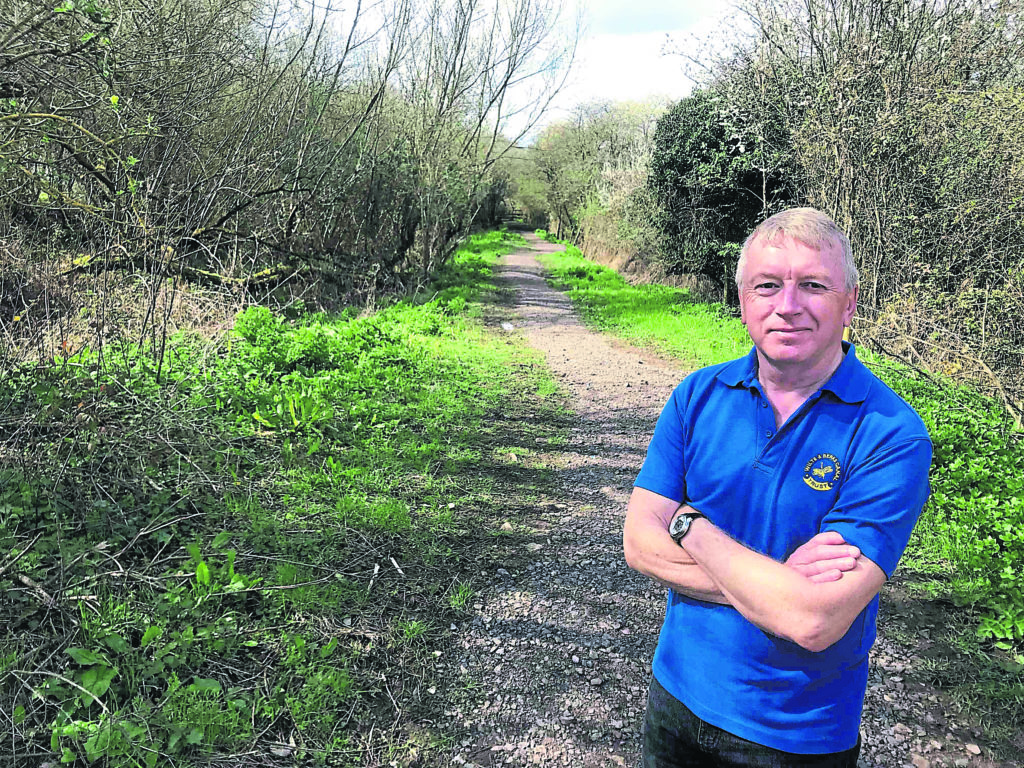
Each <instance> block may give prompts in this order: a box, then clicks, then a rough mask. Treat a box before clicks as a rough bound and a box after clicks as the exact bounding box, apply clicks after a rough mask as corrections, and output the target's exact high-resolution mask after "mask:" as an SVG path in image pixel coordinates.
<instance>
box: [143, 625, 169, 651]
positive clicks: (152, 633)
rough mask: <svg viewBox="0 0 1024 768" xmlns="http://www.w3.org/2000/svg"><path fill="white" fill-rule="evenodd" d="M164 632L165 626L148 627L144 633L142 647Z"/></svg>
mask: <svg viewBox="0 0 1024 768" xmlns="http://www.w3.org/2000/svg"><path fill="white" fill-rule="evenodd" d="M163 633H164V628H163V627H158V626H156V625H151V626H149V627H147V628H146V631H145V632H144V633H143V634H142V647H143V648H145V647H146V646H147V645H149V644H150V643H152V642H153V641H154V640H156V639H157V638H158V637H160V635H162V634H163Z"/></svg>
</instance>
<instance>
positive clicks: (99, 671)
mask: <svg viewBox="0 0 1024 768" xmlns="http://www.w3.org/2000/svg"><path fill="white" fill-rule="evenodd" d="M115 677H117V670H116V669H114V668H113V667H108V666H106V665H105V664H97V665H96V666H95V667H89V668H88V669H86V670H83V671H82V674H81V675H80V679H79V682H80V683H81V685H82V687H83V688H85V690H87V691H88V692H89V693H91V694H92V696H93V698H94V699H98V698H99V697H100V696H102V695H103V694H104V693H106V692H107V689H108V688H110V683H111V682H112V681H113V679H114V678H115Z"/></svg>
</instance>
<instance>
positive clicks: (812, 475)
mask: <svg viewBox="0 0 1024 768" xmlns="http://www.w3.org/2000/svg"><path fill="white" fill-rule="evenodd" d="M839 472H840V468H839V459H837V458H836V457H835V456H833V455H832V454H831V453H819V454H818V455H817V456H815V457H814V458H813V459H811V460H810V461H808V462H807V466H805V467H804V482H805V483H807V484H808V485H809V486H811V488H813V489H814V490H816V491H831V490H832V488H833V487H834V486H835V484H836V482H837V481H838V480H839Z"/></svg>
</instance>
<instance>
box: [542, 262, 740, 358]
mask: <svg viewBox="0 0 1024 768" xmlns="http://www.w3.org/2000/svg"><path fill="white" fill-rule="evenodd" d="M538 258H539V259H540V261H541V262H542V263H543V264H544V265H545V266H547V267H548V268H549V269H550V270H551V277H552V279H553V281H554V283H555V285H557V286H558V287H559V288H562V289H565V290H566V292H567V294H568V295H569V298H571V299H572V302H573V305H574V306H575V307H576V308H577V309H578V310H579V311H580V313H581V314H582V315H583V318H584V319H585V320H586V322H587V323H588V324H589V325H591V326H593V327H595V328H598V329H600V330H602V331H609V332H611V333H614V334H615V335H616V336H619V337H621V338H623V339H627V340H629V341H632V342H635V343H638V344H642V345H644V346H647V347H650V348H652V349H656V350H658V351H659V352H664V353H665V354H668V355H672V356H674V357H677V358H679V359H681V360H684V361H686V362H687V363H690V364H691V365H695V366H704V365H713V364H715V363H720V362H724V361H726V360H732V359H734V358H736V357H739V356H740V355H744V354H746V353H747V351H748V350H749V349H750V337H749V336H747V332H746V330H745V329H744V328H743V325H742V324H741V323H740V322H739V321H738V320H736V319H735V318H734V317H733V316H732V315H731V314H730V313H729V311H728V310H726V309H724V308H723V307H722V306H721V305H719V304H701V303H699V302H695V301H692V300H691V299H690V294H689V292H688V291H686V290H685V289H682V288H672V287H670V286H667V285H658V284H649V285H630V284H629V283H627V282H626V281H625V280H624V279H623V278H622V277H621V276H620V275H619V274H618V273H617V272H615V271H614V270H611V269H608V268H607V267H602V266H600V265H598V264H594V263H593V262H591V261H588V260H587V259H585V258H583V256H582V254H581V253H580V251H579V249H577V248H575V247H574V246H571V245H570V246H568V247H567V249H566V251H565V252H564V253H552V254H542V255H540V256H538Z"/></svg>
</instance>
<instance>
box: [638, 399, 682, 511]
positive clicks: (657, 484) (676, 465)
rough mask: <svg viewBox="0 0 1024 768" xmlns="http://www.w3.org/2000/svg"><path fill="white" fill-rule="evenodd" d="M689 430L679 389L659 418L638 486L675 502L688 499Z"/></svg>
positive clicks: (641, 469) (639, 476)
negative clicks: (687, 452)
mask: <svg viewBox="0 0 1024 768" xmlns="http://www.w3.org/2000/svg"><path fill="white" fill-rule="evenodd" d="M685 446H686V430H685V429H684V422H683V417H682V413H681V409H680V396H679V389H676V391H675V392H673V393H672V397H670V398H669V400H668V402H667V403H666V404H665V407H664V408H663V409H662V411H661V416H659V417H658V423H657V425H656V426H655V427H654V436H653V437H652V438H651V443H650V445H649V446H648V448H647V458H645V459H644V464H643V466H642V467H641V468H640V474H639V475H637V478H636V482H635V483H634V486H636V487H637V488H644V489H645V490H648V491H653V492H654V493H656V494H658V495H659V496H664V497H666V498H669V499H674V500H675V501H683V500H684V499H685V498H686V458H685V450H684V449H685Z"/></svg>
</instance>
